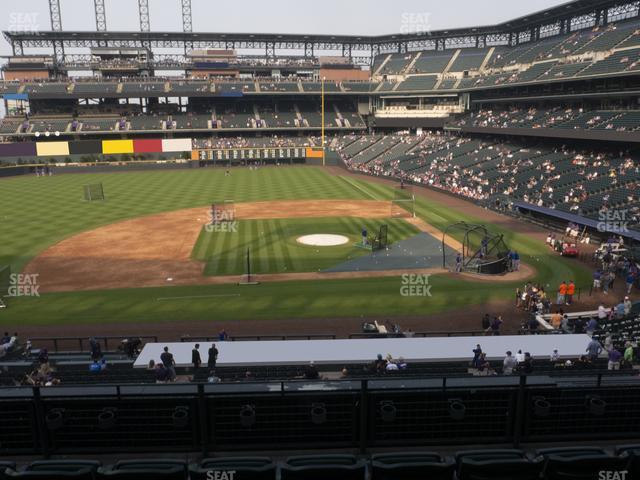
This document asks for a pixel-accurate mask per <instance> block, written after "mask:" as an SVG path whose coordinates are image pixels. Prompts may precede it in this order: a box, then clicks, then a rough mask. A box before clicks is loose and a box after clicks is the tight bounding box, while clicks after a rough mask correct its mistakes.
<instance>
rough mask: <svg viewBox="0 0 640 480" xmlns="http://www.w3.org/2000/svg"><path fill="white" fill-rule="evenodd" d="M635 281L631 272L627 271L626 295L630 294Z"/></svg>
mask: <svg viewBox="0 0 640 480" xmlns="http://www.w3.org/2000/svg"><path fill="white" fill-rule="evenodd" d="M635 281H636V277H635V276H634V275H633V273H631V272H629V274H628V275H627V295H631V289H632V288H633V284H634V282H635Z"/></svg>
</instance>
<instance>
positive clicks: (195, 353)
mask: <svg viewBox="0 0 640 480" xmlns="http://www.w3.org/2000/svg"><path fill="white" fill-rule="evenodd" d="M191 363H193V368H194V369H195V370H197V369H198V368H200V365H201V364H202V359H201V358H200V344H199V343H196V346H195V347H194V348H193V350H191Z"/></svg>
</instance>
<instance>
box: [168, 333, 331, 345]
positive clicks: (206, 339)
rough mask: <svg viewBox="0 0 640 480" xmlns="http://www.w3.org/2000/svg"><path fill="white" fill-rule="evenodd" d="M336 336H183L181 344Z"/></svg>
mask: <svg viewBox="0 0 640 480" xmlns="http://www.w3.org/2000/svg"><path fill="white" fill-rule="evenodd" d="M335 339H336V335H330V334H326V335H325V334H317V335H232V336H228V337H227V338H226V340H221V339H220V337H219V336H218V335H215V336H195V337H192V336H190V335H183V336H182V337H180V342H190V343H193V342H221V341H227V342H246V341H251V342H253V341H263V340H271V341H273V340H335Z"/></svg>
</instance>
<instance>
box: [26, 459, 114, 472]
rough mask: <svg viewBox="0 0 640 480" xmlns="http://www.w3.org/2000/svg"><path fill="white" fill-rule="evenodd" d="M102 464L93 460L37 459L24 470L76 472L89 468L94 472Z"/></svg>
mask: <svg viewBox="0 0 640 480" xmlns="http://www.w3.org/2000/svg"><path fill="white" fill-rule="evenodd" d="M101 466H102V464H101V462H98V461H95V460H39V461H36V462H32V463H31V464H30V465H29V466H28V467H27V468H26V469H25V470H26V471H28V472H40V471H49V472H76V471H78V470H83V469H86V468H89V469H90V470H91V471H92V472H95V471H96V470H98V468H100V467H101Z"/></svg>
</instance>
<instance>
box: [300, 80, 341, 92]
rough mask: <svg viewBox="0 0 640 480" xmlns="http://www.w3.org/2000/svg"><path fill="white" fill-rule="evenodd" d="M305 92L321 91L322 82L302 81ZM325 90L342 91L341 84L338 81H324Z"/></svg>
mask: <svg viewBox="0 0 640 480" xmlns="http://www.w3.org/2000/svg"><path fill="white" fill-rule="evenodd" d="M302 87H303V88H304V91H305V92H319V91H321V90H322V84H321V83H319V82H302ZM324 91H325V92H341V91H342V90H340V84H338V83H336V82H328V81H327V82H324Z"/></svg>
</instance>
